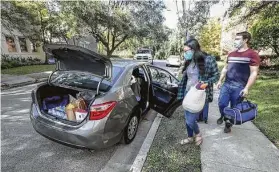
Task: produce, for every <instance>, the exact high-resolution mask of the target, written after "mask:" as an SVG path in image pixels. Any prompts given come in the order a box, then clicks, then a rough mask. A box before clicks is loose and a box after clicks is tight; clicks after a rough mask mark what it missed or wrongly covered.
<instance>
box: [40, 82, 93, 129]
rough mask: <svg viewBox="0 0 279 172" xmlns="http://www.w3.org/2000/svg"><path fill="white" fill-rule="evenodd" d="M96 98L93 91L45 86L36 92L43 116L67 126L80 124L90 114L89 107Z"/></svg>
mask: <svg viewBox="0 0 279 172" xmlns="http://www.w3.org/2000/svg"><path fill="white" fill-rule="evenodd" d="M94 98H95V92H94V91H91V90H78V89H75V88H64V87H60V86H55V85H49V84H45V85H42V86H40V87H39V88H38V89H37V91H36V99H37V103H38V107H39V109H40V111H41V114H42V115H44V116H45V117H47V118H51V119H56V120H59V121H61V122H63V123H66V124H72V125H74V124H79V123H81V122H82V121H83V120H84V119H86V117H87V116H88V114H89V106H90V104H91V103H92V101H93V100H94Z"/></svg>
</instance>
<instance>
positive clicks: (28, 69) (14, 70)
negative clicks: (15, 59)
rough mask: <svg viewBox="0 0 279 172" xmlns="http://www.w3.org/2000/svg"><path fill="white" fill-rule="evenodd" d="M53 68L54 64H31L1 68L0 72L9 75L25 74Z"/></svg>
mask: <svg viewBox="0 0 279 172" xmlns="http://www.w3.org/2000/svg"><path fill="white" fill-rule="evenodd" d="M54 69H55V65H32V66H21V67H15V68H10V69H2V70H1V74H10V75H25V74H30V73H37V72H45V71H52V70H54Z"/></svg>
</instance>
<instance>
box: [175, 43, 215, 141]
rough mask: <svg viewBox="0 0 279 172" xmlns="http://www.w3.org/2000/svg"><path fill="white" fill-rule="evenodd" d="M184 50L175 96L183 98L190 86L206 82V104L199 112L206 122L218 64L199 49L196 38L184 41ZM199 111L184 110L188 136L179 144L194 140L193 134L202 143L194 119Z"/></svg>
mask: <svg viewBox="0 0 279 172" xmlns="http://www.w3.org/2000/svg"><path fill="white" fill-rule="evenodd" d="M184 52H185V53H184V58H185V63H184V66H183V69H182V73H183V77H182V80H181V82H180V83H179V87H178V96H177V98H178V99H179V100H183V98H184V96H185V95H186V94H187V92H188V91H189V90H190V88H191V87H192V86H194V85H196V84H197V83H198V82H203V83H206V84H207V88H206V104H205V106H204V109H203V111H202V112H200V113H203V115H204V116H205V118H206V119H205V120H206V121H205V122H207V116H208V103H209V102H212V101H213V84H214V83H215V82H217V81H218V80H219V77H220V74H219V71H218V66H217V63H216V61H215V58H214V57H211V56H208V55H207V54H206V53H204V52H202V51H201V48H200V44H199V42H198V41H197V40H196V39H190V40H188V41H187V42H185V43H184ZM200 113H191V112H189V111H185V119H186V128H187V133H188V138H187V139H184V140H182V141H181V144H187V143H191V142H194V134H195V142H196V145H200V144H201V143H202V136H201V133H200V130H199V126H198V124H197V121H196V120H197V117H198V115H199V114H200Z"/></svg>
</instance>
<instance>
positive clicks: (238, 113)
mask: <svg viewBox="0 0 279 172" xmlns="http://www.w3.org/2000/svg"><path fill="white" fill-rule="evenodd" d="M224 115H225V117H226V118H228V119H229V120H230V122H231V123H232V124H234V125H241V124H243V123H245V122H247V121H252V120H253V119H255V118H256V116H257V115H258V106H257V104H254V103H251V102H250V101H249V100H247V99H245V100H243V99H242V100H241V101H239V103H237V104H236V106H234V107H233V108H231V107H226V108H225V109H224Z"/></svg>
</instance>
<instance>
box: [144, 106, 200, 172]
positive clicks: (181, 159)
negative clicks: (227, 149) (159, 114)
mask: <svg viewBox="0 0 279 172" xmlns="http://www.w3.org/2000/svg"><path fill="white" fill-rule="evenodd" d="M183 112H184V111H183V109H182V108H181V107H180V108H178V109H177V111H176V112H175V113H174V114H173V116H172V117H171V118H163V119H162V121H161V124H160V126H159V128H158V131H157V133H156V136H155V138H154V141H153V144H152V146H151V149H150V151H149V153H148V156H147V160H146V162H145V164H144V167H143V172H149V171H171V172H176V171H191V172H200V171H201V161H200V148H199V147H197V146H195V145H194V144H190V145H183V146H181V145H180V144H179V142H180V141H181V140H182V139H184V138H186V136H187V135H186V128H185V124H184V120H185V119H184V115H183Z"/></svg>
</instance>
